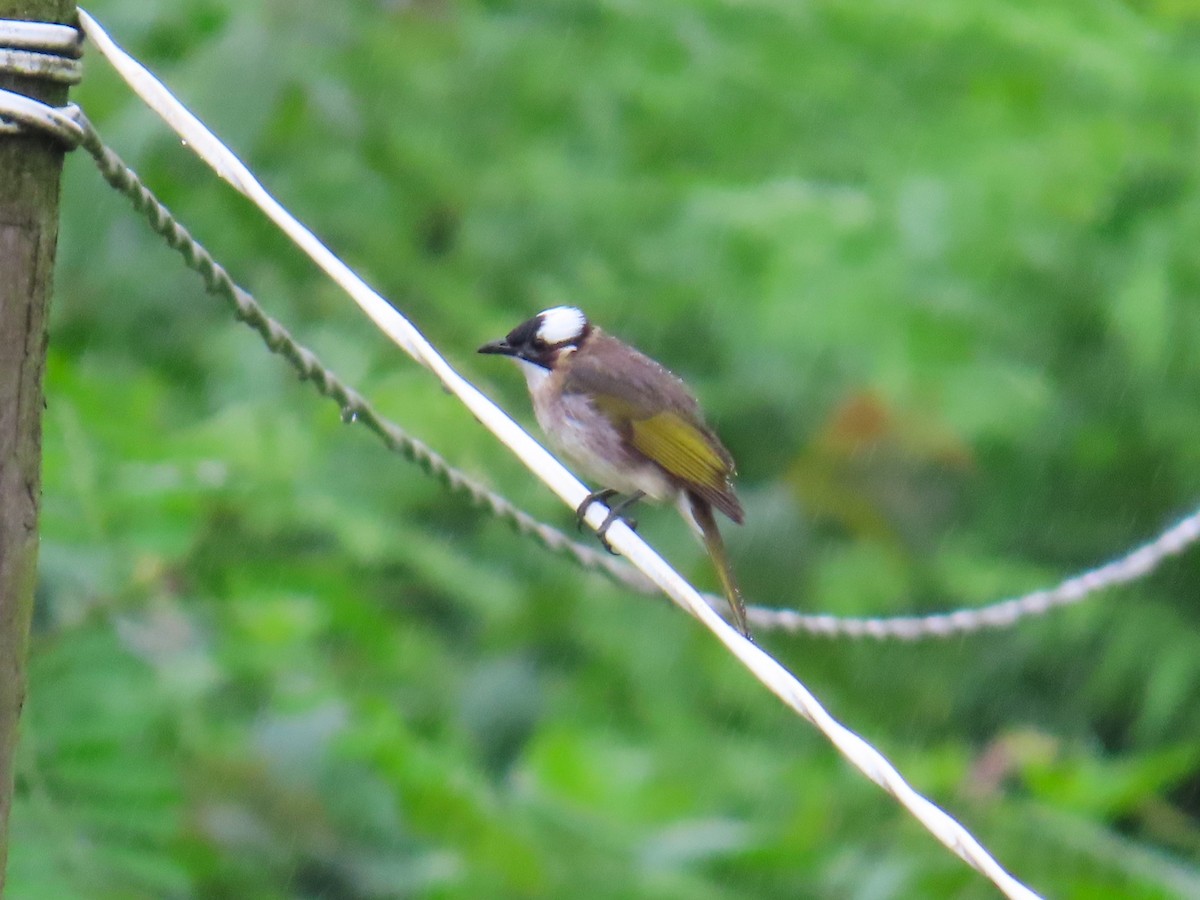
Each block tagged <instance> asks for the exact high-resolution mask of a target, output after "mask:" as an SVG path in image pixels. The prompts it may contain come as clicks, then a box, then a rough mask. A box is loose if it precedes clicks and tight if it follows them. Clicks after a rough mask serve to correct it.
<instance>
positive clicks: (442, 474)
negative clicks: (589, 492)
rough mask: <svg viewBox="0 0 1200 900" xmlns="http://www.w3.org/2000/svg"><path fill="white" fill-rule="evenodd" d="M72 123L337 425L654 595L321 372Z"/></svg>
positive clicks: (154, 224) (104, 149) (588, 564)
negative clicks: (331, 409) (333, 414)
mask: <svg viewBox="0 0 1200 900" xmlns="http://www.w3.org/2000/svg"><path fill="white" fill-rule="evenodd" d="M76 118H77V121H78V122H79V124H80V125H81V126H82V128H83V142H82V143H81V144H80V146H81V147H83V148H84V149H85V150H87V152H88V153H89V154H91V156H92V158H93V159H94V160H95V161H96V165H97V167H98V168H99V169H100V174H101V175H102V176H103V177H104V180H105V181H107V182H108V183H109V184H110V185H111V186H112V187H113V188H115V189H116V190H117V191H118V192H119V193H121V194H123V195H124V196H125V197H126V198H127V199H128V200H129V201H130V203H132V204H133V207H134V209H136V210H137V211H138V212H139V213H141V214H142V215H143V216H144V217H145V219H146V221H147V222H148V223H149V224H150V227H151V228H152V229H153V230H154V232H155V233H156V234H158V235H160V236H162V238H163V239H164V240H165V241H166V242H167V244H168V246H170V247H171V248H172V249H174V250H176V251H177V252H178V253H179V254H180V255H181V256H182V257H183V259H184V261H185V262H186V263H187V266H188V268H189V269H191V270H192V271H194V272H196V273H198V274H199V275H200V277H201V278H202V279H203V280H204V286H205V288H206V289H207V290H208V292H209V293H211V294H216V295H218V296H220V297H222V298H224V299H225V300H227V301H228V302H229V305H230V306H231V307H232V309H233V313H234V315H235V316H236V317H237V319H238V320H239V321H241V322H244V323H246V324H247V325H249V326H250V327H251V328H252V329H254V331H255V332H257V333H258V335H259V337H261V338H262V341H263V343H264V344H265V345H266V346H267V348H268V349H269V350H270V351H271V352H272V353H276V354H278V355H279V356H282V357H283V358H284V359H286V360H287V361H288V362H289V363H290V364H291V366H292V368H294V369H295V370H296V372H297V373H298V374H299V376H300V379H301V381H308V382H311V383H312V385H313V387H314V388H316V390H317V391H318V393H320V394H321V395H322V396H325V397H328V398H329V399H331V400H333V401H334V402H335V403H337V404H338V406H339V407H340V408H341V410H342V417H343V419H345V420H346V421H348V422H358V423H361V424H363V425H364V426H366V427H367V429H368V430H370V431H371V432H372V433H374V434H375V435H377V436H378V437H379V438H380V439H381V440H382V441H383V443H384V445H385V446H386V447H387V448H388V449H390V450H392V451H394V452H396V453H399V454H400V455H401V456H403V457H404V458H405V459H407V460H408V461H409V462H412V463H415V464H416V465H417V466H418V467H419V468H420V469H421V470H422V471H423V472H425V473H426V474H427V475H430V476H432V477H433V478H436V479H437V480H438V481H440V482H441V483H442V484H443V485H445V486H446V487H447V488H449V489H450V490H452V491H454V492H456V493H459V494H462V495H464V496H465V497H466V498H467V499H468V500H469V501H470V503H471V504H472V505H473V506H475V507H476V508H482V509H487V510H488V511H490V512H491V514H492V515H494V516H495V517H496V518H498V519H501V520H502V521H504V522H507V523H508V524H509V525H510V526H512V528H513V529H514V530H515V531H516V532H517V533H518V534H522V535H525V536H528V537H532V538H534V539H535V540H537V541H538V542H539V543H540V544H541V545H542V546H543V547H545V548H546V549H548V550H550V551H552V552H554V553H556V554H558V555H560V556H565V557H567V558H569V559H572V560H574V561H575V562H576V563H578V564H579V565H581V566H583V567H584V568H590V569H599V570H601V571H603V572H604V573H605V574H606V575H608V576H609V577H610V578H613V579H614V580H616V581H617V582H619V583H621V584H624V585H626V586H628V587H631V588H633V589H635V590H637V591H639V592H642V593H651V592H653V591H654V588H653V585H651V584H650V582H649V580H648V579H646V578H645V577H644V576H643V575H641V573H639V572H637V571H636V570H634V569H632V568H630V567H629V566H628V565H625V564H624V563H622V562H620V561H619V560H617V559H615V558H613V557H609V556H607V555H605V554H602V553H600V552H599V551H596V550H593V549H591V548H590V547H586V546H584V545H583V544H581V543H579V542H578V541H573V540H571V539H570V538H569V537H567V536H566V535H565V534H563V533H562V532H561V531H559V530H558V529H556V528H553V527H551V526H549V525H546V524H544V523H542V522H539V521H538V520H537V519H535V518H534V517H533V516H531V515H529V514H528V513H527V512H525V511H523V510H521V509H520V508H518V507H517V506H516V505H514V504H513V503H512V502H511V501H509V500H507V499H505V498H504V497H502V496H500V495H499V494H497V493H495V492H494V491H492V490H489V489H488V488H487V487H485V486H484V485H482V484H481V483H480V482H478V481H476V480H475V479H473V478H471V477H470V476H469V475H467V474H466V473H464V472H462V471H460V470H458V469H456V468H454V467H453V466H451V465H450V464H449V463H448V462H447V461H446V460H445V459H444V458H443V457H442V456H441V455H440V454H438V453H437V452H436V451H434V450H433V449H432V448H430V447H429V446H428V445H427V444H425V443H423V442H422V441H420V440H418V439H417V438H414V437H413V436H412V435H410V434H408V433H407V432H406V431H404V429H402V428H401V427H400V426H399V425H397V424H396V423H395V422H392V421H391V420H389V419H387V418H385V417H384V416H382V415H381V414H380V413H379V412H378V411H377V410H376V409H375V408H374V407H373V406H372V405H371V404H370V402H368V401H367V399H366V398H365V397H363V396H362V395H361V394H359V393H358V392H357V391H355V390H354V389H353V388H351V387H350V386H349V385H347V384H345V383H344V382H342V381H341V380H340V379H339V378H338V377H337V376H336V375H334V374H333V372H331V371H330V370H329V369H328V368H326V367H325V366H324V365H323V364H322V363H321V361H320V359H318V358H317V356H316V354H315V353H313V352H312V351H311V350H309V349H308V348H307V347H305V346H303V345H302V344H300V343H299V342H298V341H296V339H295V338H293V337H292V335H291V334H290V333H289V332H288V330H287V329H286V328H284V327H283V325H281V324H280V323H279V322H278V321H277V320H275V319H273V318H271V317H270V316H269V315H267V313H266V312H265V311H264V310H263V308H262V307H261V306H259V304H258V303H257V302H256V301H255V299H254V298H253V297H252V296H251V295H250V294H249V293H248V292H247V291H245V290H243V289H242V288H241V287H239V286H238V285H237V284H236V283H235V282H234V281H233V279H232V278H231V277H230V275H229V273H228V272H226V271H225V269H224V268H223V267H222V266H221V265H220V264H219V263H218V262H217V261H216V260H214V259H213V257H212V256H211V254H209V252H208V251H207V250H205V249H204V247H203V246H202V245H201V244H200V243H199V241H197V240H196V239H195V238H194V237H192V235H191V234H190V233H189V232H188V230H187V229H186V228H185V227H184V226H183V225H181V224H180V223H179V222H178V221H177V220H176V219H175V217H174V216H173V215H172V214H171V212H170V210H168V209H167V208H166V207H165V206H164V205H163V204H162V203H161V202H160V201H159V200H158V198H157V197H155V196H154V193H153V192H152V191H151V190H150V189H149V188H148V187H146V185H145V184H143V183H142V181H141V179H139V178H138V176H137V174H136V173H135V172H134V171H133V170H132V169H130V168H129V167H128V166H126V165H125V163H124V162H123V161H122V160H121V158H120V157H119V156H117V154H116V153H114V152H113V151H112V150H111V149H110V148H109V147H108V146H107V145H106V144H105V143H104V142H103V140H102V139H101V137H100V134H99V132H97V131H96V128H95V126H93V125H92V123H91V122H90V121H89V120H88V119H87V117H86V116H85V115H83V114H82V113H79V114H77V116H76Z"/></svg>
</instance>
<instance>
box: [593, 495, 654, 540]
mask: <svg viewBox="0 0 1200 900" xmlns="http://www.w3.org/2000/svg"><path fill="white" fill-rule="evenodd" d="M645 496H646V492H645V491H634V492H633V493H632V494H630V495H629V496H628V497H626V498H625V499H624V500H622V501H621V502H620V503H618V504H617V505H616V506H614V507H612V509H610V510H609V511H608V515H607V516H605V517H604V521H603V522H601V523H600V527H599V528H597V529H596V537H598V538H600V543H601V544H603V545H604V549H605V550H607V551H608V552H609V553H611V554H612V555H613V556H616V555H617V551H616V550H614V549H613V548H612V546H611V545H610V544H609V543H608V538H607V537H605V535H606V534H607V533H608V529H609V526H611V525H612V523H613V522H615V521H617V519H624V520H625V524H626V525H628V526H629V527H630V528H631V529H633V530H634V531H636V530H637V521H636V520H635V519H630V518H627V517H626V516H624V515H622V514H623V513H624V512H625V510H627V509H629V507H631V506H633V504H635V503H637V502H638V501H639V500H641V499H642V498H643V497H645Z"/></svg>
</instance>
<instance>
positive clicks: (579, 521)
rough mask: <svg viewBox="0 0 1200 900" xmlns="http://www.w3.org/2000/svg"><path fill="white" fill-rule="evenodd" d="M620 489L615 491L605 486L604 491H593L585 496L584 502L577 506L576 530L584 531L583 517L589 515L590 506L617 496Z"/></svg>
mask: <svg viewBox="0 0 1200 900" xmlns="http://www.w3.org/2000/svg"><path fill="white" fill-rule="evenodd" d="M618 493H620V491H614V490H613V489H612V488H605V489H604V490H602V491H592V492H591V493H590V494H588V495H587V496H586V497H584V498H583V502H582V503H580V504H579V505H578V506H577V507H575V530H576V531H579V532H582V531H583V517H584V516H586V515H587V511H588V507H589V506H591V505H592V504H593V503H595V502H596V501H597V500H599V501H600V502H601V503H603V502H605V501H606V500H608V499H609V498H610V497H615V496H617V494H618Z"/></svg>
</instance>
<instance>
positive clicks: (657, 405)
mask: <svg viewBox="0 0 1200 900" xmlns="http://www.w3.org/2000/svg"><path fill="white" fill-rule="evenodd" d="M563 390H564V391H565V392H567V393H579V394H584V395H586V396H588V397H589V398H590V400H591V401H592V405H593V406H594V407H595V409H596V410H597V411H598V412H600V413H602V414H603V415H604V416H606V417H607V418H608V420H609V421H610V422H612V423H613V425H614V426H615V427H616V428H617V430H618V431H620V432H621V434H622V435H623V436H624V437H625V439H626V440H627V441H628V444H629V446H630V447H631V448H632V449H633V450H635V451H636V452H637V453H639V454H641V455H642V456H644V457H645V458H646V459H648V460H649V461H650V462H652V463H654V464H655V465H656V466H658V467H659V468H661V469H662V470H663V471H664V472H666V473H667V474H668V475H670V476H671V477H672V478H673V479H675V480H676V481H678V482H680V485H681V487H683V489H685V490H687V491H690V492H692V493H694V494H697V495H699V496H700V497H702V498H704V499H705V500H707V501H708V502H709V503H711V504H712V505H713V506H715V507H716V508H717V509H719V510H721V512H723V513H725V515H727V516H729V518H731V519H732V520H733V521H735V522H738V523H739V524H740V523H741V522H742V521H743V519H744V518H745V514H744V513H743V512H742V506H741V504H740V503H739V502H738V499H737V495H736V494H735V493H734V490H733V483H732V480H731V479H732V476H733V471H734V467H733V458H732V457H731V456H730V455H729V451H728V450H726V449H725V447H724V446H722V444H721V441H720V440H719V439H718V438H717V436H716V435H715V434H714V433H713V432H712V430H711V429H709V428H708V426H706V425H705V424H704V422H703V420H702V418H701V414H700V410H699V407H698V405H697V403H696V400H695V398H694V397H693V396H692V395H691V392H689V391H688V389H687V387H686V386H685V385H684V384H683V382H682V381H680V380H679V379H678V378H676V377H675V376H674V375H672V374H671V373H670V372H669V371H667V370H666V369H664V368H663V367H662V366H660V365H659V364H658V363H656V362H654V361H653V360H652V359H650V358H649V357H647V356H643V355H642V354H640V353H637V351H633V350H631V349H630V351H629V355H625V356H624V357H623V359H622V366H621V371H620V372H614V371H613V370H612V369H611V368H610V367H606V366H603V365H600V364H598V363H594V362H591V361H589V360H588V359H587V358H585V357H583V356H578V357H576V358H575V359H573V360H571V366H570V369H569V371H568V372H567V375H566V377H565V378H564V381H563Z"/></svg>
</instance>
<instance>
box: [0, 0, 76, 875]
mask: <svg viewBox="0 0 1200 900" xmlns="http://www.w3.org/2000/svg"><path fill="white" fill-rule="evenodd" d="M74 15H75V2H74V0H0V19H24V20H27V21H37V22H70V21H72V20H73V18H74ZM0 88H5V89H7V90H12V91H16V92H18V93H22V94H27V95H29V96H31V97H36V98H38V99H39V100H44V101H46V102H48V103H52V104H54V105H55V106H61V105H62V104H63V103H64V102H65V101H66V95H67V91H66V88H65V86H63V85H57V84H53V83H51V82H47V81H33V80H30V79H24V78H17V77H15V76H6V75H0ZM62 162H63V148H62V147H61V146H59V145H58V144H57V143H55V142H54V140H53V139H51V138H49V137H43V136H40V135H31V136H20V137H10V136H5V135H0V893H3V891H4V881H5V878H4V873H5V864H6V862H7V860H8V817H9V811H10V809H11V807H12V793H13V756H14V753H15V750H16V743H17V721H18V718H19V717H20V714H21V706H22V704H23V703H24V701H25V654H26V646H27V644H28V641H29V619H30V613H31V612H32V610H33V588H34V582H35V580H36V574H37V549H38V505H39V501H40V499H41V490H42V405H43V401H42V372H43V370H44V368H45V363H46V308H47V306H48V304H49V300H50V285H51V276H52V274H53V270H54V251H55V245H56V243H57V241H58V191H59V176H60V174H61V173H62Z"/></svg>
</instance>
